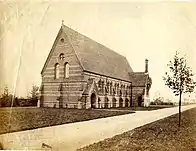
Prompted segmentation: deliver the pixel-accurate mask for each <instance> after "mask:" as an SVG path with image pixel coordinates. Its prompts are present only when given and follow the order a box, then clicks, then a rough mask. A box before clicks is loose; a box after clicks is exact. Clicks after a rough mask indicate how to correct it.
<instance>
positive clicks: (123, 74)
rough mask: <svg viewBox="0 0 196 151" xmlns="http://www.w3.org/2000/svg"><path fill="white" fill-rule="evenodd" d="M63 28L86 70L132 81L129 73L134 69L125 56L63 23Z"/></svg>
mask: <svg viewBox="0 0 196 151" xmlns="http://www.w3.org/2000/svg"><path fill="white" fill-rule="evenodd" d="M62 30H63V32H64V33H65V34H66V35H67V37H68V39H69V42H70V43H71V45H72V47H73V49H74V50H75V52H76V55H77V57H78V59H79V61H80V63H81V65H82V67H83V68H84V70H85V71H90V72H95V73H99V74H102V75H105V76H110V77H115V78H118V79H122V80H128V81H130V77H129V74H128V73H129V72H133V70H132V68H131V67H130V65H129V63H128V61H127V59H126V58H125V57H124V56H122V55H120V54H118V53H116V52H114V51H112V50H110V49H109V48H107V47H105V46H103V45H101V44H99V43H97V42H96V41H94V40H92V39H90V38H88V37H86V36H84V35H82V34H80V33H78V32H77V31H74V30H73V29H71V28H69V27H67V26H64V25H63V26H62Z"/></svg>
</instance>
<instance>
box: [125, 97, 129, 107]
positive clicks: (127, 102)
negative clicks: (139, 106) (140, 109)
mask: <svg viewBox="0 0 196 151" xmlns="http://www.w3.org/2000/svg"><path fill="white" fill-rule="evenodd" d="M128 106H129V99H127V98H126V99H125V107H128Z"/></svg>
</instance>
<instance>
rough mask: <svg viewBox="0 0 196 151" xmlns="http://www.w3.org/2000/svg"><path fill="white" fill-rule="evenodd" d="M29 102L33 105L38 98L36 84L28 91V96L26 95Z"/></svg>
mask: <svg viewBox="0 0 196 151" xmlns="http://www.w3.org/2000/svg"><path fill="white" fill-rule="evenodd" d="M28 98H29V99H30V102H31V104H32V105H33V106H36V105H37V101H38V98H39V87H38V86H37V85H33V86H32V89H31V91H30V96H28Z"/></svg>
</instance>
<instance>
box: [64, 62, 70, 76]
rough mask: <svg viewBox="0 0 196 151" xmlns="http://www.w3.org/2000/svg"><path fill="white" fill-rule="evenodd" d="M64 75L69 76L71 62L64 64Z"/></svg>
mask: <svg viewBox="0 0 196 151" xmlns="http://www.w3.org/2000/svg"><path fill="white" fill-rule="evenodd" d="M64 77H65V78H69V63H68V62H66V63H65V64H64Z"/></svg>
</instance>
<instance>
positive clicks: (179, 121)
mask: <svg viewBox="0 0 196 151" xmlns="http://www.w3.org/2000/svg"><path fill="white" fill-rule="evenodd" d="M181 102H182V92H180V98H179V119H178V126H179V127H180V123H181Z"/></svg>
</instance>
